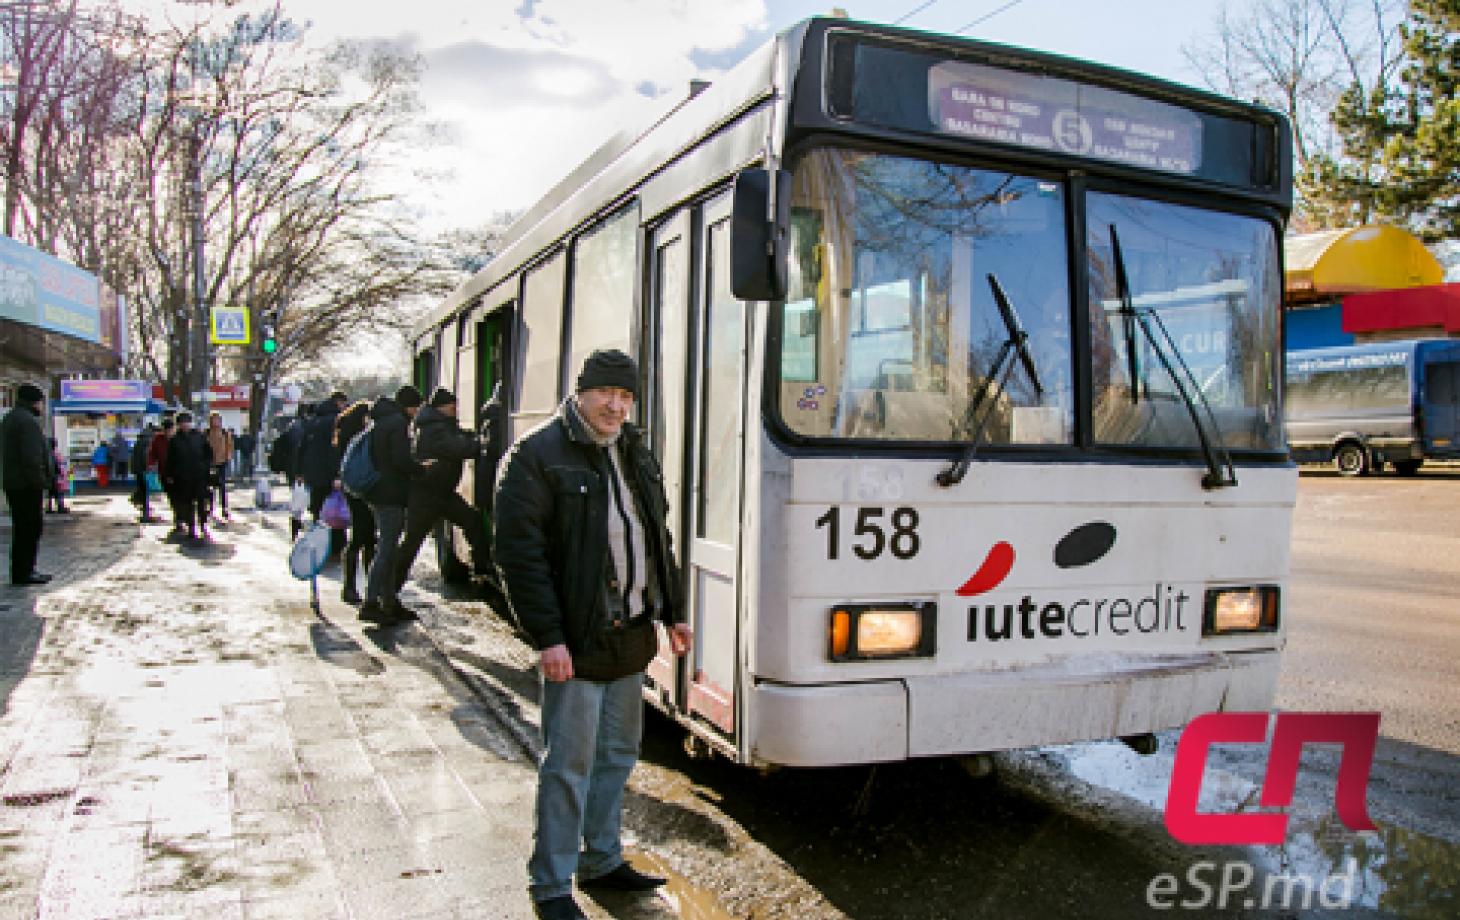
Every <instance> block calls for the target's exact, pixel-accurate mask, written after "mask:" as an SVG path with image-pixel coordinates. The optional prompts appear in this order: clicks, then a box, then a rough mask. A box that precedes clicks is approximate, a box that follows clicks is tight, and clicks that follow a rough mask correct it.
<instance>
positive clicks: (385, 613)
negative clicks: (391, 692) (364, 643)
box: [360, 385, 428, 625]
mask: <svg viewBox="0 0 1460 920" xmlns="http://www.w3.org/2000/svg"><path fill="white" fill-rule="evenodd" d="M420 407H421V391H420V390H417V389H416V388H415V387H413V386H410V385H406V386H403V387H401V388H400V389H399V390H396V391H395V398H394V399H390V398H388V397H385V396H382V397H380V398H379V399H377V400H376V401H375V405H373V406H371V407H370V418H371V421H372V422H373V423H374V424H373V426H372V427H371V429H370V434H369V435H368V437H369V438H370V459H371V461H372V462H373V463H374V464H375V470H376V472H378V473H379V474H380V480H379V481H378V482H376V483H375V486H374V487H373V488H371V489H369V490H368V491H367V492H366V493H365V501H366V502H367V503H368V504H369V505H370V512H371V514H372V515H374V517H375V527H376V543H375V559H374V560H373V561H372V562H371V563H370V573H369V577H368V578H367V579H366V582H365V602H364V603H363V604H361V605H360V619H362V620H365V621H367V622H371V623H379V624H381V625H389V624H391V623H398V622H402V621H404V620H409V619H413V618H414V616H415V615H414V614H413V613H412V612H411V611H409V610H407V609H405V608H404V607H402V606H401V603H400V597H399V592H398V590H397V588H396V581H395V560H396V555H397V552H398V550H399V548H400V537H401V530H402V529H403V528H404V527H405V519H406V501H407V499H408V498H409V497H410V486H411V478H412V477H413V476H415V475H417V474H418V473H421V472H424V471H425V470H426V469H427V468H428V467H427V466H426V465H425V464H422V463H418V462H417V461H415V460H414V459H412V458H411V439H410V432H409V426H410V421H411V419H413V418H415V417H416V412H417V411H418V410H419V409H420Z"/></svg>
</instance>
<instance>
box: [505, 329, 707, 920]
mask: <svg viewBox="0 0 1460 920" xmlns="http://www.w3.org/2000/svg"><path fill="white" fill-rule="evenodd" d="M638 391H639V371H638V367H637V366H636V365H635V364H634V362H633V359H631V358H630V357H629V356H628V355H626V354H624V353H623V352H621V351H616V350H615V351H603V350H600V351H595V352H593V353H592V354H591V355H589V356H588V358H587V360H586V361H584V362H583V369H582V372H581V373H580V374H579V375H578V382H577V392H576V393H575V394H574V395H573V396H570V397H568V398H567V399H566V400H564V401H563V403H562V405H560V406H559V407H558V411H557V413H556V414H554V416H553V417H552V418H550V419H548V420H547V421H545V422H543V423H542V424H541V425H538V426H537V427H536V428H534V429H533V430H532V431H530V432H528V433H527V434H526V435H524V436H523V437H522V439H521V440H519V441H518V442H517V443H516V444H515V445H514V446H513V447H512V449H511V450H510V451H509V452H508V453H507V456H506V458H504V460H503V461H502V464H503V465H502V471H501V474H500V475H499V477H498V480H497V493H496V498H495V503H494V506H493V524H494V527H493V531H494V549H495V552H496V560H497V569H498V571H499V572H500V573H501V577H502V585H503V587H504V589H505V591H506V594H507V599H508V602H509V604H510V607H511V610H512V613H513V614H514V616H515V617H516V619H517V622H518V623H519V625H521V627H522V628H523V629H524V630H525V631H526V632H527V634H528V635H529V636H530V637H531V639H532V643H533V645H534V646H536V648H537V649H538V650H539V651H540V652H541V656H540V661H539V667H540V670H541V672H542V737H543V748H544V750H543V757H542V762H541V764H540V765H539V768H538V784H537V809H536V822H537V823H536V831H535V835H534V844H533V851H532V857H531V858H530V859H529V860H528V863H527V873H528V879H529V886H528V893H529V895H530V897H531V898H532V901H533V907H534V909H535V910H536V912H537V915H538V916H539V917H542V918H552V920H557V918H564V920H567V918H579V917H582V916H583V913H582V911H581V910H580V909H579V907H578V905H577V903H576V902H574V900H573V895H572V888H573V876H574V875H575V874H576V875H577V877H578V884H579V885H580V886H583V887H585V888H592V887H595V886H596V887H602V888H613V889H620V890H630V891H644V890H648V889H651V888H654V887H657V886H659V885H662V884H664V879H662V878H658V877H657V876H652V875H645V874H643V873H641V872H639V871H637V870H635V869H634V868H633V867H631V866H630V865H629V864H628V863H627V862H625V861H624V857H623V848H622V845H621V843H620V841H619V828H620V823H621V819H622V814H621V812H622V806H623V791H624V783H625V782H626V781H627V780H628V777H629V773H630V772H631V771H632V770H633V767H634V763H635V762H636V761H637V759H638V754H639V739H640V735H641V734H642V728H643V726H642V714H643V709H644V704H643V698H642V695H641V693H642V687H643V676H644V675H643V671H644V668H645V667H647V666H648V664H649V662H650V661H651V660H652V659H653V657H654V654H655V652H656V650H657V647H658V637H657V633H656V631H655V628H654V623H655V622H656V621H658V622H662V623H663V624H664V625H665V627H666V629H668V631H669V639H670V647H671V650H672V651H673V653H674V654H675V655H682V654H684V653H685V652H686V651H688V650H689V647H690V644H691V641H692V638H693V637H692V635H691V633H690V629H689V627H688V626H687V625H686V624H685V622H684V605H683V602H682V600H681V598H680V589H679V576H678V574H677V573H678V568H677V567H676V565H675V563H674V557H673V548H672V546H671V544H670V535H669V527H668V507H669V503H668V500H667V499H666V497H665V494H664V486H663V477H662V475H661V474H660V472H659V465H658V463H656V462H655V460H654V457H653V455H652V454H651V453H650V452H649V449H648V447H647V446H646V445H645V443H644V439H643V435H642V433H641V432H640V431H639V430H638V428H636V427H635V426H634V425H633V424H632V423H630V422H629V421H628V420H627V419H628V416H629V413H630V412H631V411H632V409H633V404H634V398H635V396H636V395H637V393H638ZM580 848H581V850H580Z"/></svg>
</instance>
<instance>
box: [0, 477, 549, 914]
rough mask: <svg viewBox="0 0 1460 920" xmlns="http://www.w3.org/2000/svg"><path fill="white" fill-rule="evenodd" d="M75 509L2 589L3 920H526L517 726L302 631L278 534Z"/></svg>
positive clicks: (113, 500) (244, 521) (325, 611)
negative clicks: (192, 528) (198, 541)
mask: <svg viewBox="0 0 1460 920" xmlns="http://www.w3.org/2000/svg"><path fill="white" fill-rule="evenodd" d="M74 506H75V508H76V511H75V513H74V514H72V515H70V516H69V519H67V520H65V521H64V522H62V521H59V520H58V519H57V518H56V517H54V516H52V517H48V518H47V521H46V523H47V529H46V533H45V536H44V537H43V541H42V553H41V563H40V568H41V569H42V570H44V571H50V572H53V573H55V574H56V576H57V577H56V581H55V582H53V583H52V584H51V585H49V586H47V587H46V588H45V589H43V590H37V589H17V588H11V587H8V586H7V587H5V588H3V589H0V920H4V918H11V917H14V918H21V917H66V918H90V917H96V918H102V917H107V918H144V917H145V918H166V917H207V918H209V920H232V918H250V920H252V918H291V920H297V918H316V917H319V918H328V917H341V918H381V920H386V918H389V920H401V918H411V917H438V918H439V917H462V918H478V917H481V918H507V920H511V918H519V917H530V916H531V910H530V907H529V905H528V904H527V901H526V898H525V893H524V884H525V874H524V869H523V859H524V856H525V854H526V853H527V852H528V850H529V848H530V845H531V839H530V837H531V823H532V822H531V813H532V794H533V787H534V782H533V779H534V778H533V774H532V770H531V766H530V756H529V754H528V753H526V752H524V749H523V744H522V743H521V741H520V739H519V737H518V736H517V735H516V734H514V732H517V733H520V732H521V730H522V729H521V726H520V725H519V726H515V727H512V728H510V729H509V728H504V726H503V723H502V721H501V720H500V719H498V718H497V717H496V716H495V715H494V714H493V712H492V711H491V710H489V709H488V708H486V707H484V706H482V705H481V702H480V700H479V698H478V697H477V696H476V695H475V694H474V693H473V692H472V689H471V688H470V687H468V686H467V685H466V684H464V683H463V681H462V680H461V678H460V677H459V676H458V675H457V674H456V672H455V671H453V670H452V669H451V668H450V667H449V666H447V665H446V664H445V661H444V659H442V658H441V656H440V654H439V653H438V652H435V651H434V650H433V646H432V645H431V643H430V642H429V640H428V639H427V638H426V637H425V635H424V634H423V633H419V632H418V630H419V629H420V627H406V628H401V629H397V630H392V631H388V632H387V633H385V634H382V632H381V631H379V630H376V629H373V628H372V629H366V630H362V629H361V628H360V625H361V624H360V623H359V622H358V621H357V620H355V619H354V611H353V610H352V609H350V608H347V607H345V606H344V605H343V604H341V603H340V602H338V600H336V599H335V597H334V594H333V593H332V591H337V590H338V587H337V584H336V585H333V586H330V587H326V586H322V588H321V594H322V595H327V596H326V598H325V603H324V604H323V605H322V613H319V614H316V612H315V611H313V610H312V609H311V608H310V606H309V603H308V597H309V592H308V586H307V585H306V584H304V583H301V582H297V581H295V580H293V579H292V578H290V577H289V576H288V573H287V568H286V566H285V564H284V552H285V549H286V546H285V542H284V539H283V534H284V533H287V531H286V530H281V527H283V526H284V525H283V524H282V521H280V520H276V519H270V520H268V521H264V520H261V518H260V516H259V515H257V514H255V513H251V512H247V511H244V512H241V513H238V514H236V516H235V521H234V522H233V523H231V524H227V525H219V526H218V527H217V528H215V531H214V533H215V540H214V542H213V543H212V544H210V545H197V546H195V545H187V544H180V543H176V542H172V541H171V540H170V539H169V538H168V529H167V528H166V527H165V526H157V525H154V526H148V527H140V526H138V525H136V524H135V523H134V511H133V509H132V508H131V506H130V505H128V504H127V502H126V500H125V498H124V497H120V496H98V497H87V498H82V499H80V500H78V501H76V502H75V503H74ZM53 522H55V523H53ZM413 631H417V632H413Z"/></svg>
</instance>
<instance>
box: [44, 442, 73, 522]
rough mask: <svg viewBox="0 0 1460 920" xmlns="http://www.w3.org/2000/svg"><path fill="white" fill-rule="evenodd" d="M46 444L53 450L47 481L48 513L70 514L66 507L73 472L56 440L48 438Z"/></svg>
mask: <svg viewBox="0 0 1460 920" xmlns="http://www.w3.org/2000/svg"><path fill="white" fill-rule="evenodd" d="M46 443H47V444H48V445H49V446H50V448H51V468H50V470H49V473H50V477H49V478H48V479H47V480H46V513H48V514H49V513H51V512H55V513H56V514H70V513H71V509H70V508H67V507H66V493H67V492H68V491H69V488H68V487H69V485H70V482H69V480H70V472H71V471H70V468H69V465H68V464H67V462H66V456H65V455H64V454H62V453H61V448H60V446H59V445H57V444H56V439H55V438H46Z"/></svg>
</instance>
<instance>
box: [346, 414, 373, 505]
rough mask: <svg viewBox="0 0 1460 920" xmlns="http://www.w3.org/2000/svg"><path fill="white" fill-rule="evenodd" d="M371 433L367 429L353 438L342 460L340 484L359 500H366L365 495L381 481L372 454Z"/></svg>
mask: <svg viewBox="0 0 1460 920" xmlns="http://www.w3.org/2000/svg"><path fill="white" fill-rule="evenodd" d="M370 431H371V429H369V428H367V429H365V430H364V431H362V432H360V433H359V434H357V435H355V436H354V437H353V438H351V439H350V444H349V446H348V447H346V448H345V456H344V458H343V459H341V460H340V484H341V485H343V486H344V487H345V491H346V492H347V493H349V494H350V495H353V496H355V497H356V498H359V499H364V498H365V493H366V492H369V491H370V490H371V489H373V488H375V484H376V483H377V482H379V481H380V470H378V469H376V468H375V458H374V457H373V456H371V454H370Z"/></svg>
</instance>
